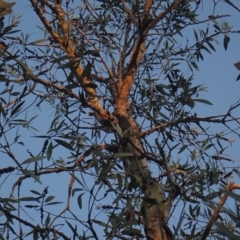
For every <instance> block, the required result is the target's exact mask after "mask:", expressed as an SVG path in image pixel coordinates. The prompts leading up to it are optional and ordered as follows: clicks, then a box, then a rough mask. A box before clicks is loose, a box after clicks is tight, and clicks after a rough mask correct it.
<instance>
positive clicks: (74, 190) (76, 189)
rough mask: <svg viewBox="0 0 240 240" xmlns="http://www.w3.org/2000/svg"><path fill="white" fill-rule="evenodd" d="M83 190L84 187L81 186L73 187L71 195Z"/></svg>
mask: <svg viewBox="0 0 240 240" xmlns="http://www.w3.org/2000/svg"><path fill="white" fill-rule="evenodd" d="M83 190H84V189H82V188H74V189H73V190H72V197H73V196H74V194H75V192H78V191H83Z"/></svg>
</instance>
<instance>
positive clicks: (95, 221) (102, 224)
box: [92, 219, 109, 227]
mask: <svg viewBox="0 0 240 240" xmlns="http://www.w3.org/2000/svg"><path fill="white" fill-rule="evenodd" d="M92 222H94V223H96V224H98V225H99V226H102V227H109V226H108V224H106V223H104V222H101V221H98V220H96V219H92Z"/></svg>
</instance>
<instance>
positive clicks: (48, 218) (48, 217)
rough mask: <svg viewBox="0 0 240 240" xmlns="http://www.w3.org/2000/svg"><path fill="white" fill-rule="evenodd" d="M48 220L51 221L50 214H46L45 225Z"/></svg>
mask: <svg viewBox="0 0 240 240" xmlns="http://www.w3.org/2000/svg"><path fill="white" fill-rule="evenodd" d="M50 222H51V218H50V214H48V216H47V219H46V221H45V225H46V226H48V225H49V223H50Z"/></svg>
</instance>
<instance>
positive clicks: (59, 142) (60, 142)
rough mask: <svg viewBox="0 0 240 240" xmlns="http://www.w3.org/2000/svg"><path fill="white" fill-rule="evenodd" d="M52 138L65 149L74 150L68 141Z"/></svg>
mask: <svg viewBox="0 0 240 240" xmlns="http://www.w3.org/2000/svg"><path fill="white" fill-rule="evenodd" d="M54 140H55V141H56V142H57V143H58V144H60V145H62V146H63V147H65V148H67V149H69V150H72V151H74V149H73V147H72V146H71V145H70V144H69V143H67V142H65V141H63V140H61V139H54Z"/></svg>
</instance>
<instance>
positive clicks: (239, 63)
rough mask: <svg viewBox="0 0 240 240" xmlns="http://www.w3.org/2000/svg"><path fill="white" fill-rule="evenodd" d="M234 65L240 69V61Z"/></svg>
mask: <svg viewBox="0 0 240 240" xmlns="http://www.w3.org/2000/svg"><path fill="white" fill-rule="evenodd" d="M234 66H235V67H236V68H237V69H238V70H239V71H240V62H236V63H234Z"/></svg>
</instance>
